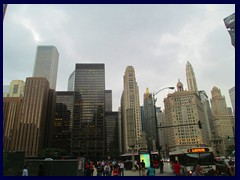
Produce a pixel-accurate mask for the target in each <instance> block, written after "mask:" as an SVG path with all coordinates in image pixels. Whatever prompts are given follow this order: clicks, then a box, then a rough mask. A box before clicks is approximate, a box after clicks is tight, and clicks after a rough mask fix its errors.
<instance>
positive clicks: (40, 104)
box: [15, 77, 56, 156]
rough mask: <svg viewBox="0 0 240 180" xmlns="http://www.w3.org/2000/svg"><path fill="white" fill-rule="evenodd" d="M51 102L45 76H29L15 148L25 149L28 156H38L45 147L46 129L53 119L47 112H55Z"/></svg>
mask: <svg viewBox="0 0 240 180" xmlns="http://www.w3.org/2000/svg"><path fill="white" fill-rule="evenodd" d="M49 102H51V100H50V101H49V82H48V80H47V79H46V78H43V77H42V78H40V77H39V78H36V77H31V78H27V79H26V84H25V93H24V97H23V103H22V109H21V115H20V117H19V118H20V119H19V125H18V129H17V135H16V145H15V147H16V149H15V150H18V151H25V154H26V156H37V155H38V153H39V152H40V151H41V150H42V149H43V148H44V144H45V138H46V129H49V128H48V127H46V126H47V125H48V122H49V121H52V120H51V119H49V118H50V115H48V114H47V112H48V111H51V112H52V113H53V114H54V113H55V111H54V110H53V109H51V108H50V106H49ZM55 103H56V102H55ZM51 104H52V103H51ZM47 138H48V137H47Z"/></svg>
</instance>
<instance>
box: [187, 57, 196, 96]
mask: <svg viewBox="0 0 240 180" xmlns="http://www.w3.org/2000/svg"><path fill="white" fill-rule="evenodd" d="M186 77H187V86H188V91H190V92H195V93H197V94H198V87H197V81H196V77H195V74H194V71H193V68H192V65H191V64H190V62H189V61H188V62H187V65H186Z"/></svg>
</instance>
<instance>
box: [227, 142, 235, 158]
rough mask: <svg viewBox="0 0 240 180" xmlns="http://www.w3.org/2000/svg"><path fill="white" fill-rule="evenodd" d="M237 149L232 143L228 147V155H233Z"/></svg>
mask: <svg viewBox="0 0 240 180" xmlns="http://www.w3.org/2000/svg"><path fill="white" fill-rule="evenodd" d="M233 151H235V145H230V146H228V147H227V149H226V152H227V155H228V156H232V155H233V154H232V152H233Z"/></svg>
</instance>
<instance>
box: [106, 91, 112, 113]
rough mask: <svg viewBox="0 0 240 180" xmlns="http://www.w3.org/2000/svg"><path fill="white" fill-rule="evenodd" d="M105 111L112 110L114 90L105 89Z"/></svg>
mask: <svg viewBox="0 0 240 180" xmlns="http://www.w3.org/2000/svg"><path fill="white" fill-rule="evenodd" d="M105 112H112V90H105Z"/></svg>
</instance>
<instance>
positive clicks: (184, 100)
mask: <svg viewBox="0 0 240 180" xmlns="http://www.w3.org/2000/svg"><path fill="white" fill-rule="evenodd" d="M164 107H165V118H166V119H167V121H166V123H167V125H168V126H175V127H171V128H169V129H167V134H168V149H169V151H175V150H179V149H182V148H189V147H192V146H196V145H203V144H204V145H208V144H207V142H208V136H207V133H208V132H207V127H206V124H205V123H204V124H202V126H203V127H202V129H199V127H198V126H197V123H198V121H200V122H205V119H204V118H205V114H204V110H203V106H202V103H201V99H200V98H199V96H198V95H197V94H196V92H190V91H187V90H183V84H182V83H181V82H180V81H179V82H178V83H177V91H176V92H174V93H172V94H168V96H167V98H165V99H164ZM187 124H194V125H187ZM184 125H186V126H184Z"/></svg>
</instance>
